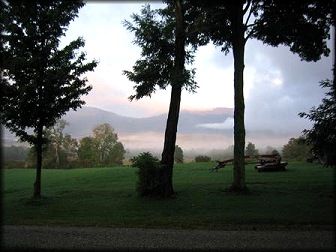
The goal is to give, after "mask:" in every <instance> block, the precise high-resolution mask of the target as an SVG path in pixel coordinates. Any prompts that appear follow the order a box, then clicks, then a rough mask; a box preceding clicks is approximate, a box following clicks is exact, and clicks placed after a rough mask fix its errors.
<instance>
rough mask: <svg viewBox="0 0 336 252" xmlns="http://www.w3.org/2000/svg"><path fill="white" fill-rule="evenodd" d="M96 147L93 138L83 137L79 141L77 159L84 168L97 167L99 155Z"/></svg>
mask: <svg viewBox="0 0 336 252" xmlns="http://www.w3.org/2000/svg"><path fill="white" fill-rule="evenodd" d="M96 146H97V144H96V139H94V138H93V137H90V136H89V137H83V138H82V139H81V140H79V147H78V159H79V160H80V161H82V162H84V163H85V164H86V166H95V165H98V163H99V154H98V149H97V148H96Z"/></svg>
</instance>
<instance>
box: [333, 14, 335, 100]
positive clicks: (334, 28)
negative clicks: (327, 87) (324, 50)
mask: <svg viewBox="0 0 336 252" xmlns="http://www.w3.org/2000/svg"><path fill="white" fill-rule="evenodd" d="M334 20H335V17H334ZM333 88H334V98H335V99H336V26H335V25H334V66H333Z"/></svg>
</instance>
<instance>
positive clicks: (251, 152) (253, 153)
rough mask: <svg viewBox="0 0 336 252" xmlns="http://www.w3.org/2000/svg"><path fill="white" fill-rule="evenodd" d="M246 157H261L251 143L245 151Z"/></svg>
mask: <svg viewBox="0 0 336 252" xmlns="http://www.w3.org/2000/svg"><path fill="white" fill-rule="evenodd" d="M245 155H247V156H256V155H259V151H258V149H256V147H255V145H254V144H253V143H251V142H249V143H248V144H247V146H246V149H245Z"/></svg>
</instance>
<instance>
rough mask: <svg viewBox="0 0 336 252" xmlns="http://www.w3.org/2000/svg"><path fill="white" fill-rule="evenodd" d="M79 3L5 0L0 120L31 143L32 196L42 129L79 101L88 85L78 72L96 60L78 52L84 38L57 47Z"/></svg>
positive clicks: (38, 177)
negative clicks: (34, 160)
mask: <svg viewBox="0 0 336 252" xmlns="http://www.w3.org/2000/svg"><path fill="white" fill-rule="evenodd" d="M83 5H84V3H83V2H82V1H81V0H75V1H29V2H25V1H15V0H8V1H6V4H5V11H4V15H3V16H2V19H3V22H4V32H3V40H4V53H3V56H4V61H3V66H2V67H3V77H4V79H5V81H3V82H2V83H1V84H2V89H3V90H4V99H3V102H4V105H3V111H2V115H1V120H2V121H3V122H4V124H5V126H6V127H7V128H8V129H9V130H10V131H11V132H13V133H15V134H16V135H17V136H18V137H19V138H20V139H21V140H22V141H26V142H28V143H30V144H34V145H35V146H36V153H37V173H36V181H35V184H34V196H35V197H40V196H41V167H42V145H43V144H45V143H46V137H45V129H46V128H48V127H51V126H53V125H54V124H55V123H56V121H57V119H59V118H60V117H61V116H62V115H64V114H65V113H66V112H67V111H68V110H70V109H74V110H76V109H77V108H78V107H81V106H82V105H83V104H84V103H85V102H84V101H83V100H81V99H80V97H81V96H82V95H85V94H87V93H88V92H89V91H90V90H91V86H87V85H86V82H87V79H86V78H85V77H84V76H83V75H84V74H85V73H86V72H88V71H92V70H93V69H94V68H95V67H96V66H97V62H96V61H91V62H86V56H85V53H84V52H81V51H80V49H81V47H83V46H84V40H83V39H82V38H78V39H76V40H74V41H72V42H70V44H68V45H67V46H65V47H64V48H61V49H60V48H59V44H60V37H62V36H64V35H65V31H66V30H67V26H68V25H69V23H70V22H71V21H72V20H73V19H74V18H75V17H76V16H77V13H78V10H79V9H80V8H81V7H82V6H83ZM28 129H32V131H33V133H30V132H29V131H28Z"/></svg>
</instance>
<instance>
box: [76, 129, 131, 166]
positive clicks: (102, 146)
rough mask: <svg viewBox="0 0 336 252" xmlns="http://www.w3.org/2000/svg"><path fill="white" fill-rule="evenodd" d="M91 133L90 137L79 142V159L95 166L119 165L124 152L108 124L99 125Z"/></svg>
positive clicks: (116, 135)
mask: <svg viewBox="0 0 336 252" xmlns="http://www.w3.org/2000/svg"><path fill="white" fill-rule="evenodd" d="M92 132H93V136H92V137H84V138H82V139H81V140H80V144H79V149H78V157H79V159H80V160H82V161H85V162H90V164H91V165H95V166H96V165H98V166H107V165H121V164H122V161H123V159H124V157H125V153H126V152H125V149H124V146H123V144H122V143H121V142H119V141H118V134H117V133H115V132H114V129H113V128H112V126H111V125H110V124H108V123H104V124H100V125H97V126H95V127H94V128H93V130H92Z"/></svg>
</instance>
